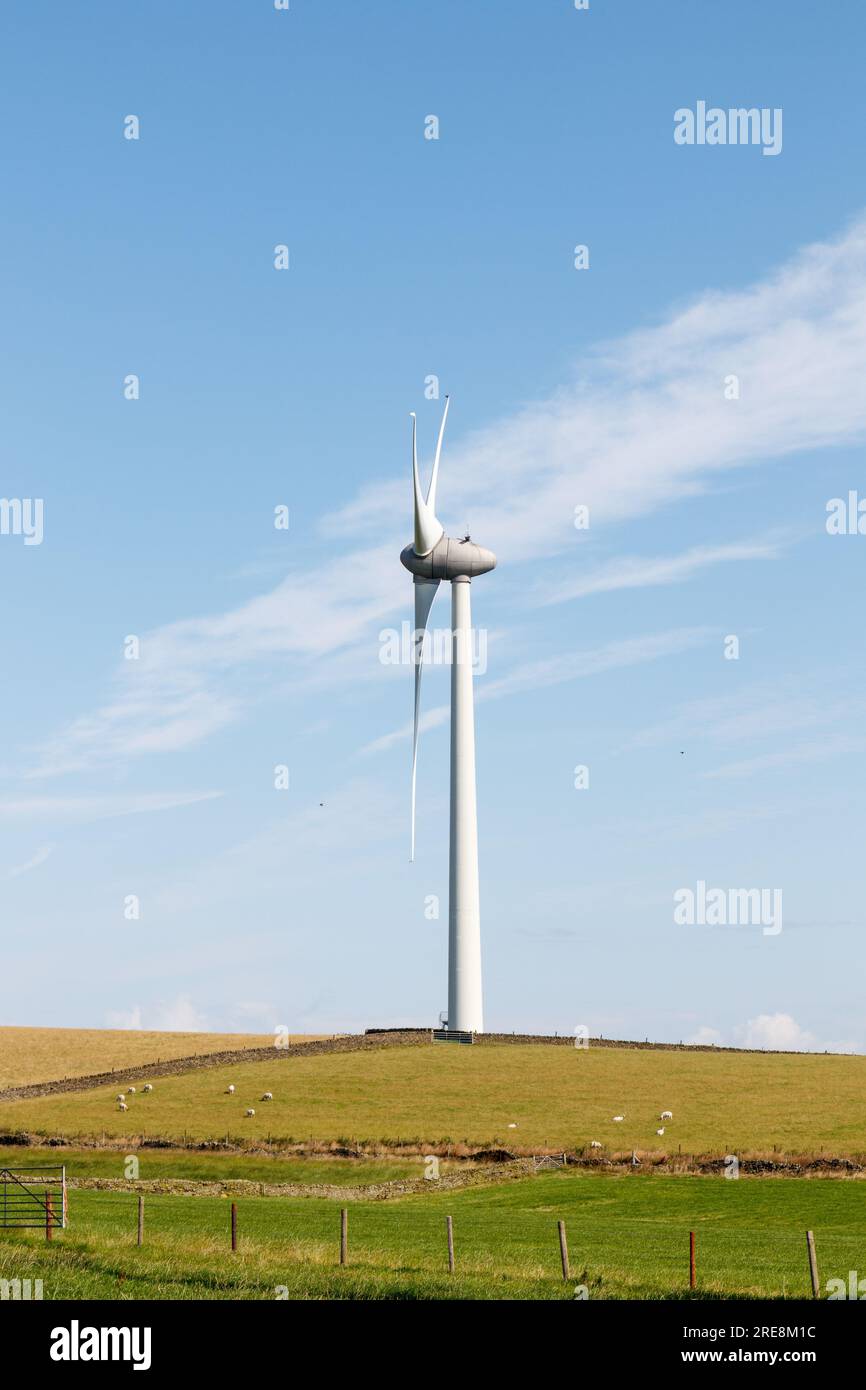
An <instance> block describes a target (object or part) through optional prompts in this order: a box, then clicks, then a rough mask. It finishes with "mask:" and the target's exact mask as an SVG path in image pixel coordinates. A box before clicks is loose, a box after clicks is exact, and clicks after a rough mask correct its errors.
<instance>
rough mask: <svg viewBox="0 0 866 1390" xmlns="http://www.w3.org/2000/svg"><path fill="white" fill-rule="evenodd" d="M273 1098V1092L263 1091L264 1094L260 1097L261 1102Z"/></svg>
mask: <svg viewBox="0 0 866 1390" xmlns="http://www.w3.org/2000/svg"><path fill="white" fill-rule="evenodd" d="M273 1098H274V1093H273V1091H265V1094H264V1095H263V1096H262V1100H273Z"/></svg>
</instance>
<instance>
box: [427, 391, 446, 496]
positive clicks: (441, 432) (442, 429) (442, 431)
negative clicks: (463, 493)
mask: <svg viewBox="0 0 866 1390" xmlns="http://www.w3.org/2000/svg"><path fill="white" fill-rule="evenodd" d="M450 402H451V397H450V396H446V397H445V409H444V410H443V412H442V424H441V425H440V426H439V438H438V439H437V441H436V457H435V458H434V460H433V474H432V477H431V478H430V486H429V488H428V489H427V506H428V507H429V508H430V510H431V512H433V514H434V516H435V514H436V483H437V481H438V479H439V456H440V454H441V453H442V437H443V435H444V434H445V421H446V420H447V419H448V406H449V404H450Z"/></svg>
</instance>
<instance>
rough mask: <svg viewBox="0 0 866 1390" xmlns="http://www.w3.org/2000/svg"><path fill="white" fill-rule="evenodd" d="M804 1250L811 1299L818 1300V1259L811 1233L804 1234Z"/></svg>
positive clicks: (819, 1295) (819, 1292)
mask: <svg viewBox="0 0 866 1390" xmlns="http://www.w3.org/2000/svg"><path fill="white" fill-rule="evenodd" d="M806 1249H807V1250H808V1251H809V1274H810V1276H811V1279H812V1297H813V1298H820V1297H821V1290H820V1286H819V1284H818V1259H817V1256H816V1255H815V1236H814V1234H813V1232H812V1231H807V1232H806Z"/></svg>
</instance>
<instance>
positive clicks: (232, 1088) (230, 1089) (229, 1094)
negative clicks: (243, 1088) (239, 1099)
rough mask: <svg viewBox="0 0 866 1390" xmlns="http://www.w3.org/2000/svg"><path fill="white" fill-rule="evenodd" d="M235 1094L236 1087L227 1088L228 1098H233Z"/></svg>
mask: <svg viewBox="0 0 866 1390" xmlns="http://www.w3.org/2000/svg"><path fill="white" fill-rule="evenodd" d="M234 1093H235V1088H234V1086H226V1095H227V1096H233V1095H234Z"/></svg>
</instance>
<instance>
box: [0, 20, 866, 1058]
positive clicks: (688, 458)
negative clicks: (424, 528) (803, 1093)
mask: <svg viewBox="0 0 866 1390" xmlns="http://www.w3.org/2000/svg"><path fill="white" fill-rule="evenodd" d="M3 27H4V34H3V52H4V64H3V66H4V73H3V81H2V84H0V107H2V113H0V115H2V119H0V132H2V134H0V140H2V145H3V165H4V170H5V179H4V183H5V187H4V193H5V197H4V205H5V210H4V218H3V227H2V230H0V237H2V257H0V280H2V303H3V306H4V307H3V332H2V334H0V352H2V359H3V360H2V371H0V394H2V410H3V420H4V429H3V437H2V455H0V457H2V482H0V495H2V496H3V497H5V498H7V499H16V498H18V499H23V498H41V499H44V538H43V540H42V543H41V544H40V545H30V546H27V545H25V544H24V538H23V537H22V536H20V535H14V534H9V535H0V604H2V634H3V636H2V669H3V677H4V679H3V683H2V712H3V729H4V739H3V750H2V754H0V827H2V839H0V913H2V930H3V934H4V948H3V960H4V973H3V977H2V981H0V1010H2V1015H0V1016H2V1021H3V1022H5V1023H13V1024H44V1025H48V1024H67V1025H82V1026H84V1025H89V1026H96V1025H102V1024H115V1025H116V1024H120V1025H125V1026H144V1027H165V1026H175V1027H199V1026H200V1027H209V1028H227V1029H228V1028H231V1029H235V1028H236V1029H251V1030H256V1031H259V1030H262V1031H265V1030H270V1029H271V1028H273V1027H275V1026H278V1025H288V1026H289V1027H290V1028H292V1029H296V1030H298V1031H317V1030H332V1029H333V1030H336V1029H340V1028H347V1029H358V1028H363V1027H365V1026H368V1025H374V1024H378V1025H384V1024H399V1023H403V1022H409V1023H418V1024H423V1023H428V1022H431V1021H435V1019H436V1017H437V1016H438V1013H439V1011H440V1009H442V1008H444V1005H445V1002H446V999H445V993H446V989H445V986H446V973H445V959H446V941H447V830H448V824H447V795H448V786H447V780H448V728H447V719H446V718H445V712H446V706H447V691H448V675H447V671H444V670H437V669H431V670H430V672H429V675H428V676H425V692H424V698H425V710H426V716H427V726H428V727H427V728H426V729H425V732H424V735H423V738H422V751H421V762H420V768H419V831H418V853H417V859H416V862H415V864H414V865H410V864H409V863H408V855H407V850H408V787H409V783H408V772H409V753H410V749H409V742H408V739H407V736H406V735H407V729H408V721H409V716H410V710H411V681H412V674H411V670H410V669H409V668H406V667H400V666H386V665H383V664H382V662H381V661H380V659H379V658H380V649H381V640H380V633H381V632H382V631H383V630H385V629H389V628H394V627H399V624H400V623H401V622H402V621H403V620H404V619H407V618H408V617H409V615H410V605H411V597H412V595H411V584H410V581H409V578H408V576H407V575H406V573H405V571H403V570H402V568H401V566H400V564H399V551H400V549H401V547H402V546H403V545H404V544H406V542H407V541H408V540H409V539H410V535H411V486H410V473H409V457H410V456H409V420H408V412H409V411H410V410H413V409H414V410H416V411H417V412H418V419H419V435H420V443H421V448H422V458H426V459H427V460H428V461H429V458H430V455H431V450H432V444H433V440H434V438H435V431H436V428H437V425H438V419H439V413H440V410H441V399H440V400H439V401H436V400H429V399H426V398H425V389H424V388H425V380H426V379H427V378H428V377H429V376H431V375H435V376H437V377H438V378H439V381H440V383H441V392H442V394H444V392H445V391H450V392H451V394H452V410H451V415H450V419H449V427H448V435H447V437H446V444H445V451H444V455H443V463H442V475H441V481H440V491H439V502H440V511H441V517H442V520H443V521H444V523H445V525H446V528H447V529H448V530H449V531H451V532H452V533H453V532H456V531H457V530H458V529H459V528H468V529H471V531H472V534H473V536H474V537H475V538H476V539H477V540H479V542H480V543H482V544H484V545H488V546H490V547H491V548H492V549H494V550H495V551H496V552H497V555H498V557H499V568H498V569H497V571H496V572H495V574H493V575H492V576H490V577H485V578H484V579H483V580H481V581H479V582H477V583H476V584H475V585H473V600H474V617H475V621H476V623H477V624H478V625H479V626H481V627H483V628H484V629H485V631H486V633H487V635H488V662H487V670H486V671H485V672H484V674H479V675H478V676H477V679H476V699H477V740H478V777H479V821H480V847H481V875H482V929H483V939H484V963H485V993H486V999H485V1004H486V1022H487V1026H488V1027H489V1028H491V1029H492V1028H503V1029H517V1030H523V1029H539V1030H544V1031H554V1030H556V1031H559V1032H571V1031H572V1030H573V1029H574V1028H575V1027H576V1026H577V1025H581V1024H584V1025H586V1026H588V1027H589V1028H590V1029H591V1031H593V1032H597V1031H601V1032H603V1033H605V1034H606V1035H608V1036H619V1037H637V1038H643V1037H651V1038H657V1039H665V1040H677V1039H680V1038H682V1039H686V1038H689V1039H692V1038H707V1039H714V1040H716V1041H719V1042H724V1043H731V1042H733V1043H752V1044H757V1045H768V1046H770V1045H781V1046H807V1047H816V1048H825V1047H828V1048H846V1049H851V1048H854V1049H857V1050H860V1051H863V1050H866V1025H864V1023H863V1017H862V1008H861V999H862V985H863V966H864V949H863V930H864V918H863V912H862V868H861V865H862V784H863V753H864V751H866V734H864V719H863V715H864V706H866V693H864V658H863V642H862V633H861V631H860V628H861V624H860V623H859V621H858V613H859V597H860V594H861V592H862V567H863V554H864V549H863V548H864V547H866V538H864V537H862V536H855V535H852V536H831V535H828V533H827V529H826V524H825V523H826V506H827V503H828V501H829V500H830V499H832V498H834V497H847V495H848V493H849V491H850V490H852V489H854V490H856V489H858V488H860V489H861V490H862V492H863V493H864V494H866V473H864V466H863V461H864V442H866V441H864V436H866V404H864V401H866V396H864V391H863V369H864V366H866V195H864V192H863V185H862V179H861V177H860V169H861V167H862V123H863V115H864V109H863V105H864V102H863V93H862V71H861V69H862V63H861V61H860V54H861V53H862V46H863V41H864V39H866V32H864V31H866V19H864V17H863V16H862V15H861V13H860V11H859V9H858V8H857V7H854V6H847V5H842V4H832V5H825V6H823V7H821V9H820V13H819V12H818V11H816V10H815V8H814V7H813V6H812V5H809V4H805V3H802V0H801V3H796V4H791V3H790V2H789V0H786V3H784V4H783V3H781V2H780V0H765V3H763V4H762V5H761V6H760V7H755V6H753V5H751V4H747V3H744V2H743V3H740V2H739V0H734V2H733V3H726V4H718V3H713V4H705V5H700V6H697V5H694V4H691V3H685V0H682V2H681V0H667V3H665V4H664V5H647V4H646V3H636V0H635V2H634V3H624V2H623V0H620V2H619V3H616V4H612V3H603V2H602V0H591V5H590V9H589V10H588V11H586V12H578V11H576V10H575V9H574V8H573V5H572V4H571V3H569V0H545V3H543V4H540V3H538V0H536V2H535V3H533V4H530V3H518V0H496V3H493V0H490V2H489V3H486V2H485V0H478V2H477V3H474V4H472V5H471V6H470V5H466V4H465V0H462V2H461V0H444V3H437V4H435V5H431V6H420V5H415V6H411V5H406V4H405V3H402V0H400V2H399V3H398V0H380V3H378V4H377V5H374V6H359V5H357V4H351V3H348V0H346V2H345V3H328V4H322V3H313V0H292V3H291V9H290V10H289V11H288V12H277V11H275V10H274V9H273V6H272V4H270V3H268V0H247V2H246V3H244V4H243V5H240V4H228V3H211V4H209V5H207V6H206V7H202V6H192V5H191V6H176V5H171V4H168V3H165V2H164V0H159V2H155V3H153V2H152V3H148V4H147V5H143V4H132V5H124V6H116V5H109V4H104V3H94V4H91V5H89V6H87V7H86V8H85V9H83V10H82V9H81V8H80V7H78V8H76V9H73V8H71V7H70V6H68V5H61V4H59V3H48V4H44V5H40V6H38V7H34V6H30V5H25V4H23V3H21V2H20V0H18V3H13V4H10V5H8V6H7V7H6V9H5V11H4V17H3ZM699 100H704V101H706V102H707V103H708V105H710V106H718V107H721V108H723V109H727V108H729V107H758V108H765V107H766V108H771V109H775V108H781V109H782V111H783V114H784V123H783V131H784V138H783V148H782V151H781V153H780V154H779V155H778V156H776V157H771V158H768V157H764V156H763V154H762V151H761V149H760V148H759V147H755V146H734V145H729V146H725V147H710V146H679V145H677V144H675V142H674V140H673V131H674V113H675V111H677V110H678V109H679V108H683V107H691V108H694V107H695V105H696V103H697V102H698V101H699ZM129 114H135V115H137V116H138V117H139V118H140V125H141V128H140V139H138V140H137V141H132V140H127V139H125V138H124V135H123V128H124V118H125V117H126V116H128V115H129ZM430 115H436V116H437V117H438V119H439V138H438V140H427V139H425V138H424V129H425V118H427V117H428V116H430ZM279 244H286V245H288V247H289V251H290V269H289V270H288V271H277V270H275V269H274V247H275V246H276V245H279ZM578 244H584V245H586V246H588V248H589V261H590V264H589V269H587V270H581V271H578V270H575V269H574V265H573V260H574V247H575V246H576V245H578ZM129 374H136V375H137V376H138V377H139V378H140V398H139V399H138V400H134V401H130V400H127V399H125V398H124V391H123V383H124V379H125V378H126V377H127V376H128V375H129ZM731 374H734V375H736V376H737V377H738V379H739V390H740V395H739V399H735V400H732V399H726V397H725V380H726V378H727V377H729V376H730V375H731ZM279 505H285V506H287V507H288V508H289V509H290V526H289V529H288V530H287V531H278V530H276V529H275V528H274V525H273V517H274V508H275V507H277V506H279ZM578 505H587V506H588V507H589V508H590V525H589V528H588V529H586V530H581V531H578V530H576V529H575V526H574V524H573V522H574V508H575V507H576V506H578ZM446 597H447V596H445V595H440V598H439V599H438V600H437V604H436V606H435V607H434V610H433V618H432V622H433V624H434V626H436V625H447V622H448V609H447V603H446V601H445V600H446ZM130 635H135V636H137V637H138V638H139V639H140V644H141V656H140V659H139V660H138V661H127V660H124V640H125V638H126V637H127V636H130ZM730 635H736V636H737V637H738V639H739V658H738V659H737V660H728V659H726V658H725V654H724V644H725V638H726V637H728V636H730ZM280 764H285V765H287V766H288V768H289V770H290V785H289V788H288V790H277V789H275V787H274V768H275V766H277V765H280ZM578 764H585V765H587V766H588V767H589V770H590V785H589V788H588V789H586V790H576V789H575V787H574V768H575V767H576V766H577V765H578ZM698 881H705V882H706V883H708V884H710V885H711V886H713V887H719V888H722V889H724V890H728V889H731V890H736V889H746V888H751V887H761V888H767V889H778V890H781V891H782V893H783V903H784V921H783V930H782V931H781V932H780V933H779V934H778V935H766V934H764V933H763V932H762V930H761V928H760V926H757V927H755V926H752V927H749V926H744V927H727V928H721V927H717V926H712V925H703V926H702V925H695V926H683V925H678V924H676V923H675V922H674V916H673V909H674V894H675V892H676V891H677V890H678V889H680V888H683V887H689V886H691V887H694V886H695V885H696V884H697V883H698ZM433 894H436V895H439V896H440V899H441V913H440V917H439V919H438V920H430V919H428V917H426V916H425V911H424V908H425V900H426V899H427V898H428V896H429V895H433ZM130 895H135V896H136V897H137V898H138V899H139V902H140V916H139V918H138V919H137V920H134V919H133V920H130V919H128V918H127V917H126V916H125V915H124V904H125V902H126V900H127V899H128V897H129V896H130Z"/></svg>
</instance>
